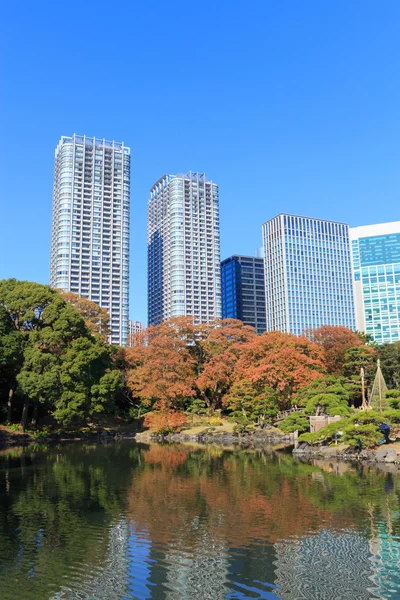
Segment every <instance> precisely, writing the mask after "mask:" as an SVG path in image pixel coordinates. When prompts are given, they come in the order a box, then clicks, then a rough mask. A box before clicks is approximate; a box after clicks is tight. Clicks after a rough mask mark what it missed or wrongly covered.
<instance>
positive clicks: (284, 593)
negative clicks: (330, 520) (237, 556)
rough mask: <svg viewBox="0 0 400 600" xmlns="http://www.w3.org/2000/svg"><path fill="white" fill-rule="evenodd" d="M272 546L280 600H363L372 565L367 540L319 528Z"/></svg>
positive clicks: (352, 534) (369, 582) (351, 534)
mask: <svg viewBox="0 0 400 600" xmlns="http://www.w3.org/2000/svg"><path fill="white" fill-rule="evenodd" d="M275 549H276V553H277V560H276V562H275V564H276V569H275V581H274V583H275V585H277V586H278V590H277V591H276V594H277V596H278V597H280V598H282V600H299V599H300V598H301V599H306V600H311V599H314V598H315V599H316V598H323V599H324V600H338V599H339V598H351V600H366V595H365V593H366V589H368V588H370V587H371V581H370V579H369V576H370V574H371V567H370V563H369V559H368V555H369V549H368V540H366V539H365V538H363V537H361V536H360V535H357V534H354V533H352V532H348V533H346V532H343V531H341V532H339V533H332V532H330V531H326V530H322V531H320V532H319V533H318V534H316V535H312V536H309V537H304V538H297V539H295V538H294V539H292V540H284V541H281V542H277V543H276V544H275ZM369 597H370V596H368V598H369ZM376 598H378V596H377V597H376ZM374 600H375V596H374Z"/></svg>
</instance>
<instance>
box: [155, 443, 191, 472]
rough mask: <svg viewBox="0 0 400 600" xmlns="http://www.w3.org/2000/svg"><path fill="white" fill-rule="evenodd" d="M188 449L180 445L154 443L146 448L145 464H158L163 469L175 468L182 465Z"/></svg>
mask: <svg viewBox="0 0 400 600" xmlns="http://www.w3.org/2000/svg"><path fill="white" fill-rule="evenodd" d="M188 454H189V450H188V449H187V448H185V447H182V446H160V445H158V444H154V445H152V446H150V448H149V449H148V450H146V452H145V454H144V460H145V462H146V464H147V465H160V466H161V467H162V468H163V469H175V468H176V467H179V465H182V464H183V463H184V462H185V461H186V459H187V457H188Z"/></svg>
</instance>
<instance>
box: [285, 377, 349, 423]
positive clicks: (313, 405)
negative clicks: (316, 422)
mask: <svg viewBox="0 0 400 600" xmlns="http://www.w3.org/2000/svg"><path fill="white" fill-rule="evenodd" d="M351 397H352V389H349V386H348V384H347V382H346V379H345V378H344V377H333V376H332V375H327V376H324V377H321V378H320V379H316V380H315V381H313V382H312V383H311V384H310V385H308V386H306V387H303V388H301V389H300V390H299V391H298V393H297V395H296V402H297V404H299V405H300V406H304V407H305V412H306V414H308V415H314V414H316V415H318V414H322V413H323V414H329V415H333V416H334V415H336V414H341V415H342V414H349V413H350V412H351V411H349V404H350V400H351ZM338 410H339V412H335V411H338Z"/></svg>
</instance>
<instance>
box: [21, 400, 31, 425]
mask: <svg viewBox="0 0 400 600" xmlns="http://www.w3.org/2000/svg"><path fill="white" fill-rule="evenodd" d="M28 410H29V402H28V400H26V401H25V402H24V408H23V409H22V417H21V427H22V429H23V430H24V431H25V430H26V426H27V424H28Z"/></svg>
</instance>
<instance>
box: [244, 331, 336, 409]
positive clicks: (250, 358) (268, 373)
mask: <svg viewBox="0 0 400 600" xmlns="http://www.w3.org/2000/svg"><path fill="white" fill-rule="evenodd" d="M323 373H324V367H323V361H322V351H321V349H320V348H319V346H318V345H317V344H313V343H312V342H310V341H309V340H308V339H307V338H305V337H303V336H302V337H297V336H295V335H292V334H290V333H281V332H279V331H272V332H269V333H263V334H262V335H260V336H257V337H255V338H254V339H252V340H251V341H249V342H248V343H247V344H245V345H243V348H242V352H241V355H240V358H239V360H238V361H237V366H236V377H237V379H238V380H240V379H247V380H248V381H249V382H250V383H252V384H254V385H256V387H257V388H258V389H262V388H263V387H265V386H267V387H270V388H272V389H274V390H275V391H276V392H277V394H278V403H279V407H280V408H286V407H288V406H289V404H290V400H291V399H292V398H293V396H294V394H295V393H296V392H297V390H298V389H299V388H300V387H302V386H305V385H308V384H309V383H311V382H312V381H313V380H314V379H318V378H319V377H321V374H323Z"/></svg>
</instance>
